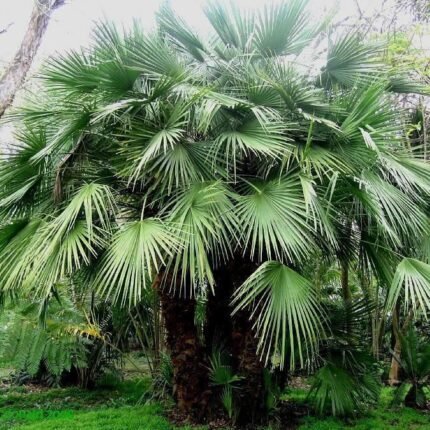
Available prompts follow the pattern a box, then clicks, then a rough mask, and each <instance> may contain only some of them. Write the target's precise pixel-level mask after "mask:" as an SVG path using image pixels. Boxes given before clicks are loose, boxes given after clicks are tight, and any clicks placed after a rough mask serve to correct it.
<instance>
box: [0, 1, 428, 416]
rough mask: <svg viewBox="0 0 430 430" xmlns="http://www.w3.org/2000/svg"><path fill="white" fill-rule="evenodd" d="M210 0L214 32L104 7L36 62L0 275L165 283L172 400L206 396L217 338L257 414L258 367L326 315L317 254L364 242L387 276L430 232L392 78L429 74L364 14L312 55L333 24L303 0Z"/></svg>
mask: <svg viewBox="0 0 430 430" xmlns="http://www.w3.org/2000/svg"><path fill="white" fill-rule="evenodd" d="M205 13H206V16H207V18H208V20H209V22H210V24H211V27H212V30H213V32H212V35H211V37H210V38H209V39H207V40H206V39H202V38H201V37H200V36H199V35H197V34H196V33H195V32H194V31H193V30H192V29H191V28H190V27H189V26H188V25H187V24H186V23H185V22H183V21H182V20H181V19H180V18H178V17H177V16H175V15H174V14H173V13H172V11H171V10H170V9H169V8H168V7H163V8H162V9H161V10H160V12H159V14H158V28H157V31H156V32H154V33H151V34H147V33H145V32H143V31H142V30H141V29H139V28H138V27H136V28H134V29H133V30H132V31H130V32H128V33H125V34H121V33H120V32H118V31H117V30H116V29H115V28H114V27H113V26H111V25H99V26H98V27H97V30H96V31H95V34H94V40H93V44H92V45H91V47H90V48H88V49H85V50H81V51H72V52H70V53H68V54H66V55H63V56H57V57H55V58H52V59H51V60H49V61H48V62H47V64H46V65H45V67H44V68H43V70H42V71H41V73H40V89H39V90H38V92H37V95H36V94H35V95H34V96H30V97H29V100H28V101H27V103H26V104H24V105H23V106H21V107H20V108H19V109H18V110H16V112H15V113H14V114H13V115H12V119H13V120H15V121H16V122H17V126H18V133H17V143H16V146H15V147H14V148H13V150H12V151H11V153H10V154H8V155H7V156H6V157H5V158H4V160H3V161H2V163H1V167H0V206H1V221H2V224H1V225H2V227H1V230H0V274H1V276H0V279H1V288H2V291H3V293H4V294H7V293H9V292H16V291H20V290H21V291H22V290H23V289H24V290H26V291H34V294H37V295H40V296H49V295H50V294H51V292H52V290H53V289H55V288H56V285H57V284H58V283H59V282H61V283H62V284H65V283H66V284H67V283H70V284H72V283H73V282H74V280H75V279H76V278H79V280H80V282H85V285H86V286H87V288H88V289H89V290H92V291H94V292H95V293H96V294H98V295H100V296H102V297H106V298H107V299H109V300H111V301H113V302H116V303H119V304H121V305H123V306H133V305H134V304H135V303H138V302H139V301H140V300H141V298H142V295H143V292H144V291H145V289H147V288H155V289H157V290H158V291H159V294H160V295H161V304H162V310H163V315H164V319H165V323H166V328H167V331H168V336H167V343H168V346H169V349H170V352H171V356H172V362H173V367H174V390H175V397H176V400H177V403H178V406H179V408H180V409H181V410H182V411H183V412H185V413H186V414H189V415H199V416H200V417H201V418H203V417H204V416H205V412H206V410H207V407H208V405H209V404H210V402H211V401H212V400H213V398H212V396H211V388H210V387H211V384H210V381H209V375H208V368H209V366H208V365H209V362H208V357H209V355H210V350H211V348H212V347H213V346H214V345H215V346H217V345H216V344H218V346H220V347H221V346H222V348H224V349H226V350H227V351H228V352H229V354H231V356H232V357H231V363H232V366H233V369H234V372H235V373H236V374H238V375H239V376H240V378H241V380H240V393H241V402H240V403H241V404H240V405H239V407H241V412H239V419H242V420H246V419H249V418H251V415H252V414H249V411H253V412H254V417H255V418H256V419H257V418H258V417H256V415H258V414H259V413H260V412H262V411H260V409H259V408H260V405H261V404H264V402H263V403H262V402H261V396H262V395H263V385H264V384H263V367H264V366H271V365H273V366H275V365H277V366H280V367H281V368H283V367H284V366H285V365H286V364H288V365H289V366H290V367H291V368H293V367H294V366H297V365H301V366H305V365H307V364H310V363H311V362H312V359H313V357H314V354H315V352H316V350H317V346H318V341H319V339H320V338H321V337H322V336H324V333H325V332H327V331H328V330H329V328H327V327H326V324H325V312H324V309H323V307H322V305H321V303H320V302H319V299H318V296H317V294H316V292H315V290H314V286H313V284H312V282H311V281H310V280H309V279H307V278H306V275H305V272H304V270H303V267H304V266H305V265H306V264H308V263H309V260H312V259H313V258H316V257H315V256H316V255H320V254H321V253H323V254H324V255H326V256H327V257H333V258H340V259H341V261H342V262H343V267H346V268H348V264H350V263H351V261H360V263H361V264H362V265H363V267H364V268H365V269H366V270H369V272H372V273H374V274H375V275H376V277H377V278H378V279H379V280H380V281H381V283H383V284H384V285H388V284H389V283H390V282H391V277H392V272H393V268H395V266H396V264H397V263H398V262H399V261H400V258H401V257H402V256H406V257H408V256H410V255H411V254H413V255H415V250H416V249H418V248H419V243H418V242H419V239H420V238H422V237H425V236H427V235H428V233H429V225H428V217H427V213H426V210H425V200H426V198H427V196H428V193H429V190H430V175H429V168H428V165H427V164H426V162H425V160H424V159H423V158H422V155H421V153H420V149H419V148H415V147H414V148H413V149H411V147H410V146H409V145H408V144H407V141H406V139H405V137H404V136H405V133H404V128H405V127H404V121H403V116H402V111H401V110H400V109H399V108H398V107H397V106H396V105H395V103H394V100H395V99H394V97H393V94H394V90H395V91H397V92H421V91H424V90H425V88H424V87H423V85H421V84H419V83H417V84H414V83H412V82H411V80H410V79H409V80H408V79H405V76H406V75H404V74H403V75H401V76H399V73H398V72H395V71H392V70H390V69H389V68H388V67H385V66H384V64H383V61H382V60H383V50H382V47H381V46H380V45H375V44H369V43H362V42H361V41H360V38H359V36H358V35H357V34H346V35H343V36H339V37H338V39H337V40H331V41H330V43H329V47H328V51H327V58H326V63H325V65H324V66H323V67H322V68H321V69H320V70H315V69H314V68H313V67H312V65H313V61H314V60H313V59H311V60H310V59H309V52H311V50H312V49H311V48H312V46H313V42H314V41H315V40H316V39H318V38H319V36H320V35H321V32H322V31H324V26H323V25H314V23H313V21H312V20H311V19H310V16H309V14H308V12H307V9H306V1H304V0H295V1H291V2H288V3H279V4H273V5H270V6H267V7H266V8H264V10H262V11H260V12H255V13H242V12H240V11H239V10H237V8H236V7H235V6H234V5H233V4H231V5H227V6H226V5H220V4H218V3H212V2H211V3H208V5H207V7H206V9H205ZM324 25H327V23H324ZM304 63H307V64H308V65H307V66H304V65H303V64H304ZM403 73H404V72H403ZM417 270H421V269H420V267H418V266H417ZM82 279H84V281H82ZM396 279H400V278H399V277H398V276H397V278H396ZM426 282H427V281H426ZM397 284H398V287H399V288H400V287H401V285H400V283H399V282H397ZM397 284H396V285H397ZM408 285H410V284H408ZM346 286H347V285H346ZM420 286H421V284H420ZM426 288H427V287H426ZM420 291H421V289H420ZM425 291H429V290H428V289H426V290H425ZM393 294H394V295H395V294H397V292H396V291H395V292H394V293H393ZM201 295H207V297H208V300H207V304H206V313H207V322H206V326H205V329H204V330H203V335H204V336H203V337H204V339H202V338H201V337H202V336H199V333H198V330H197V328H196V325H195V323H194V312H195V298H196V297H200V296H201ZM345 297H346V298H347V299H348V297H349V296H345ZM396 297H397V296H396ZM419 298H421V299H422V300H424V301H425V303H426V304H427V305H428V304H429V296H428V295H426V296H425V295H424V293H422V294H421V293H420V296H419ZM231 301H232V303H231ZM414 303H416V302H414ZM420 303H421V302H420ZM230 306H231V307H230ZM231 312H232V316H231V317H230V314H231ZM257 355H258V356H259V357H260V358H261V361H260V360H258V359H257Z"/></svg>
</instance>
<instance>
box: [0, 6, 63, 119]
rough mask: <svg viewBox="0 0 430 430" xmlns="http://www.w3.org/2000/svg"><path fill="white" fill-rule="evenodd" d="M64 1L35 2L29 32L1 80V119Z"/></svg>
mask: <svg viewBox="0 0 430 430" xmlns="http://www.w3.org/2000/svg"><path fill="white" fill-rule="evenodd" d="M63 3H64V0H35V4H34V7H33V11H32V13H31V17H30V22H29V23H28V27H27V31H26V33H25V35H24V38H23V40H22V42H21V46H20V47H19V49H18V51H17V52H16V54H15V56H14V58H13V60H12V61H11V62H10V64H9V65H8V66H7V67H6V69H5V70H4V72H3V73H2V76H1V78H0V117H1V116H2V115H3V114H4V112H5V110H6V109H7V108H8V107H9V106H10V105H11V104H12V102H13V99H14V97H15V94H16V92H17V91H18V89H19V88H20V87H21V85H22V84H23V83H24V80H25V78H26V76H27V73H28V71H29V70H30V67H31V64H32V62H33V59H34V57H35V55H36V52H37V49H38V48H39V45H40V42H41V41H42V37H43V35H44V33H45V31H46V28H47V26H48V22H49V18H50V17H51V13H52V12H53V10H54V9H56V8H57V7H59V6H61V5H62V4H63Z"/></svg>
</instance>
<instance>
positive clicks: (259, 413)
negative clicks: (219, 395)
mask: <svg viewBox="0 0 430 430" xmlns="http://www.w3.org/2000/svg"><path fill="white" fill-rule="evenodd" d="M232 345H233V349H232V353H233V357H234V359H235V361H236V368H237V372H238V373H239V375H240V376H242V377H244V379H243V380H242V383H241V386H240V390H238V399H237V404H238V409H239V410H238V419H237V422H238V424H248V423H254V424H259V423H261V422H263V421H264V418H265V415H266V410H265V409H266V408H265V392H264V379H263V370H264V366H263V363H262V362H261V361H260V360H259V358H258V357H257V339H256V338H255V335H254V332H253V330H252V323H251V322H250V321H249V314H248V312H239V313H237V314H236V315H235V316H234V318H233V333H232Z"/></svg>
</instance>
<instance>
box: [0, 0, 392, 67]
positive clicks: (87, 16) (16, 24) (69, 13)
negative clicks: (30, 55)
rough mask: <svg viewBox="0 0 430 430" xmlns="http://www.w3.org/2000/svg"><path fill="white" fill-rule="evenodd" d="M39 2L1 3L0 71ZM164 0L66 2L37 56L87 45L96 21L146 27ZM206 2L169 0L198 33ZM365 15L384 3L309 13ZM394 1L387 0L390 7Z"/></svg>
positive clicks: (369, 1) (243, 2)
mask: <svg viewBox="0 0 430 430" xmlns="http://www.w3.org/2000/svg"><path fill="white" fill-rule="evenodd" d="M34 1H37V0H0V30H1V29H3V28H5V27H7V26H8V25H9V24H10V23H13V24H12V25H11V26H10V27H9V29H8V31H7V32H6V33H3V34H0V69H1V68H2V66H4V65H5V64H7V62H8V61H9V60H10V59H11V58H12V57H13V55H14V52H15V51H16V49H17V48H18V46H19V43H20V41H21V39H22V36H23V34H24V32H25V29H26V25H27V23H28V20H29V17H30V13H31V9H32V6H33V4H34ZM162 1H163V0H66V4H65V5H64V6H62V7H61V8H59V9H58V10H57V11H56V12H55V13H54V14H53V16H52V17H51V22H50V24H49V27H48V30H47V32H46V34H45V37H44V39H43V43H42V46H41V48H40V50H39V53H38V61H37V62H38V63H39V62H40V60H41V59H42V58H44V57H46V56H48V55H51V54H53V53H55V52H56V51H63V50H64V49H69V48H77V47H79V46H80V45H87V44H88V40H89V35H90V33H91V28H92V27H93V24H94V21H99V20H103V19H105V18H106V19H108V20H110V21H113V22H115V23H117V24H118V25H124V26H126V27H128V26H130V25H131V23H132V21H133V19H138V20H140V21H141V22H142V24H143V26H144V28H150V27H151V26H152V25H153V23H154V13H155V11H156V10H157V9H158V8H159V6H160V4H161V3H162ZM205 1H206V0H170V3H171V5H172V6H173V8H174V9H175V10H176V11H177V12H178V13H179V14H181V15H182V16H183V17H184V18H185V19H186V20H187V21H188V22H189V23H190V24H191V25H192V26H194V27H195V28H196V29H197V30H199V31H203V32H204V31H205V29H206V28H207V22H206V18H205V17H204V14H203V12H202V5H203V4H204V3H205ZM271 1H272V0H235V3H237V4H238V5H240V6H241V7H256V8H258V7H262V6H263V5H264V4H267V3H270V2H271ZM357 2H358V4H359V5H360V8H361V9H362V10H363V11H366V14H369V15H372V13H373V12H374V11H375V9H376V10H379V9H380V8H381V4H382V0H357V1H355V0H310V1H309V8H310V11H311V12H312V13H313V15H314V16H316V17H321V16H323V14H324V12H327V11H329V10H332V9H333V8H334V10H336V11H337V16H336V19H342V18H344V17H346V16H354V15H355V16H357V14H358V9H357V7H356V3H357ZM390 2H391V3H392V2H393V0H389V1H388V5H390Z"/></svg>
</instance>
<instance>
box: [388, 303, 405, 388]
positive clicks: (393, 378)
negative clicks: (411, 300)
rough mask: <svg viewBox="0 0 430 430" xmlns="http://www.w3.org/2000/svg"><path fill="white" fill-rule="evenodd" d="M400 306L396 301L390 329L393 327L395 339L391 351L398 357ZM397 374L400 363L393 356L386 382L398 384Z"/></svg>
mask: <svg viewBox="0 0 430 430" xmlns="http://www.w3.org/2000/svg"><path fill="white" fill-rule="evenodd" d="M399 308H400V306H399V304H398V303H397V305H396V307H395V309H394V311H393V323H392V329H393V336H394V339H395V343H394V347H393V351H394V355H395V356H396V357H397V358H398V359H399V358H400V355H401V352H402V351H401V343H400V333H399V329H400V326H399V311H400V309H399ZM399 374H400V365H399V362H398V361H397V360H396V358H394V356H393V357H392V358H391V367H390V373H389V374H388V384H389V385H391V386H394V385H398V384H399Z"/></svg>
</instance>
